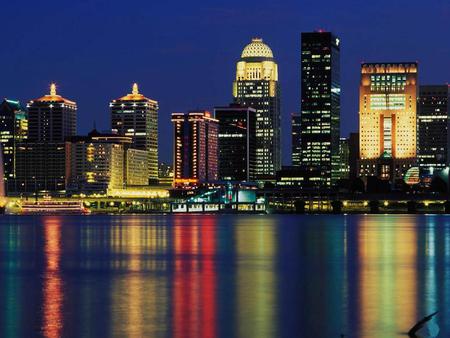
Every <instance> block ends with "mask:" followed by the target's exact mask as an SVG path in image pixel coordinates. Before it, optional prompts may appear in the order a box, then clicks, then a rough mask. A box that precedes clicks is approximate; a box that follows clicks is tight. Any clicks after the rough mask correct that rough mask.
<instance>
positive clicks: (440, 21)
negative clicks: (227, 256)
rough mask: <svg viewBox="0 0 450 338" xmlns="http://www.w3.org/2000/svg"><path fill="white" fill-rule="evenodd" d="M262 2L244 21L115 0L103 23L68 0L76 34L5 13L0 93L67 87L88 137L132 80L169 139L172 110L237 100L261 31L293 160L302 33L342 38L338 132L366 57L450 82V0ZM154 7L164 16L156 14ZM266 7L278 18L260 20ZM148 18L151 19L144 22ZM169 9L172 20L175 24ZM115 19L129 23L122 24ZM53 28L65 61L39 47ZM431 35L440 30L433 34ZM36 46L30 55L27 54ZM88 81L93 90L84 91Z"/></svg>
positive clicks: (351, 127)
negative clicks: (404, 19) (251, 46)
mask: <svg viewBox="0 0 450 338" xmlns="http://www.w3.org/2000/svg"><path fill="white" fill-rule="evenodd" d="M252 3H253V5H254V2H249V3H248V4H244V5H240V7H242V11H243V13H248V12H249V11H251V10H252V9H253V5H252ZM260 4H261V6H259V7H260V8H261V9H259V10H258V11H257V13H256V14H255V15H254V16H249V17H246V20H238V19H239V18H241V17H242V18H243V17H244V15H242V16H239V17H238V18H236V17H235V16H233V15H232V14H231V13H235V12H236V10H235V9H233V8H234V7H235V6H234V5H235V3H233V1H232V2H230V3H228V4H226V5H224V4H219V5H217V8H208V7H206V8H203V6H201V5H200V3H199V2H194V3H191V4H189V6H188V5H182V4H180V6H181V7H182V8H180V11H177V12H175V13H174V12H173V11H171V8H170V7H171V6H169V5H166V4H142V11H140V13H139V14H135V13H134V12H132V11H130V10H129V9H127V8H125V9H124V8H122V7H121V8H118V7H119V6H117V3H115V2H112V3H111V4H110V3H109V4H108V5H109V6H108V7H107V8H105V10H104V11H103V12H102V13H100V14H97V15H100V16H101V20H100V21H102V20H103V21H102V23H103V25H104V26H101V25H100V24H98V23H97V22H96V19H98V17H96V15H94V14H91V15H87V16H86V15H84V14H85V13H86V12H88V11H89V10H90V9H92V7H93V5H92V4H89V3H84V4H71V5H70V7H68V8H66V9H64V8H61V9H58V12H57V13H60V14H61V15H64V17H65V20H66V21H67V22H69V23H70V22H77V20H78V19H77V18H78V17H79V16H82V15H84V16H83V20H84V21H83V22H86V25H85V26H86V27H82V28H80V29H81V31H79V30H78V29H76V30H75V29H73V28H71V27H70V25H65V26H62V27H59V28H58V30H57V32H56V33H55V31H56V30H55V27H54V25H53V24H52V23H51V22H46V20H42V21H39V22H36V23H35V24H34V25H33V30H31V29H30V28H29V27H17V25H14V24H12V22H10V23H11V24H8V22H9V21H10V20H11V18H9V17H8V18H6V20H7V22H6V25H5V30H4V34H5V36H8V37H9V38H10V39H12V41H17V42H18V43H17V48H15V50H14V51H13V52H11V53H6V54H5V55H2V56H0V63H1V64H3V65H8V67H4V68H5V69H4V76H6V77H7V78H11V81H7V82H4V83H2V84H0V95H2V97H8V98H11V99H19V100H20V101H21V102H27V101H28V100H29V99H30V98H33V97H37V96H39V95H40V94H41V93H42V91H43V89H44V88H45V87H46V86H47V85H48V83H50V82H51V81H56V82H57V84H58V85H59V87H60V88H59V90H60V91H61V93H64V94H66V95H67V96H68V97H72V98H74V99H75V100H77V102H78V106H79V122H80V123H79V134H86V133H87V132H88V131H89V130H90V129H91V127H92V124H93V120H94V118H93V117H94V116H95V120H96V122H97V125H98V128H99V129H101V130H104V129H109V118H108V106H107V104H108V102H109V101H110V100H111V99H114V98H116V97H119V96H120V95H122V94H123V92H124V90H128V88H129V87H130V85H131V84H132V83H133V82H138V83H139V84H140V87H141V91H142V92H143V93H145V94H146V95H147V96H148V97H151V98H155V99H156V100H158V101H159V102H160V105H161V107H160V129H161V131H162V135H164V136H166V135H169V134H170V130H171V125H170V114H171V113H172V112H173V111H182V110H190V109H197V108H200V109H208V110H212V108H213V107H214V106H216V105H226V104H228V103H229V102H230V100H231V97H230V96H231V95H230V87H231V85H230V83H231V82H232V80H233V77H234V67H235V63H236V61H237V55H239V53H240V51H241V50H242V48H243V47H244V46H245V44H246V43H247V42H248V40H249V39H250V38H252V37H254V36H261V37H262V38H264V40H265V41H266V42H267V43H268V44H269V45H270V46H271V48H272V49H273V51H274V53H275V55H276V57H277V62H278V64H279V71H280V82H281V88H282V113H281V115H282V134H283V136H282V143H283V147H282V150H283V151H282V154H283V163H284V164H286V163H289V162H290V115H291V113H293V112H298V110H299V102H300V98H299V97H298V93H299V86H300V83H299V80H298V74H299V71H300V70H299V66H298V58H299V57H298V52H299V50H300V33H301V32H302V31H313V30H315V29H317V28H320V27H322V28H324V29H325V30H327V31H332V32H334V33H336V34H337V35H339V36H340V37H341V39H342V57H341V59H342V66H341V70H342V89H343V91H342V128H341V129H342V133H341V135H347V134H348V133H349V132H350V131H356V130H357V123H358V121H357V111H358V108H357V106H358V102H357V99H358V83H359V66H360V63H361V62H362V61H366V62H370V61H380V62H389V61H393V60H394V61H395V60H418V61H419V63H420V64H419V65H420V68H421V69H422V72H421V74H420V79H419V83H421V84H434V83H437V84H439V83H445V82H447V81H448V74H449V67H450V65H449V64H448V62H446V60H448V59H449V55H450V47H449V46H448V45H447V44H445V43H442V42H441V41H445V37H446V34H445V33H446V23H447V21H448V18H449V13H450V9H449V4H448V3H444V2H443V1H442V2H439V1H438V2H434V3H432V4H428V5H427V8H425V9H422V8H421V7H419V6H417V5H416V6H415V4H419V2H408V3H406V2H404V1H401V2H400V3H396V4H390V3H389V10H386V5H387V4H388V3H387V2H385V1H382V2H378V3H377V4H370V5H368V6H365V8H364V9H359V8H353V7H354V4H352V3H345V4H334V3H332V2H325V3H321V4H312V3H308V4H303V5H302V4H295V3H294V2H290V1H288V2H285V3H284V4H282V5H281V4H279V5H276V4H269V2H264V1H263V2H261V3H260ZM404 4H408V5H407V6H403V5H404ZM50 5H51V4H50ZM50 5H48V4H43V5H41V6H39V8H36V7H37V6H36V5H35V4H30V5H29V6H28V7H26V8H21V12H22V13H23V16H24V17H28V16H29V15H30V14H31V13H32V14H33V16H34V15H36V14H39V15H43V16H44V17H47V14H46V12H47V11H49V9H50V8H49V6H50ZM16 7H17V5H14V4H6V7H5V9H6V10H9V11H13V12H14V11H17V10H16ZM21 7H22V6H21ZM399 9H401V10H402V13H404V14H405V15H408V17H409V19H408V21H410V20H414V19H416V20H419V19H420V21H421V22H422V23H423V25H420V27H416V26H418V25H406V26H403V25H398V21H396V20H394V18H395V13H398V10H399ZM52 10H54V9H53V8H52ZM351 10H353V13H350V12H351ZM355 11H356V12H358V13H360V14H364V13H366V12H367V13H369V12H370V14H371V15H370V16H364V20H363V18H362V17H363V15H354V14H355ZM155 12H156V13H158V16H157V18H156V19H153V13H155ZM229 12H230V13H229ZM347 12H349V13H348V14H347ZM53 13H54V12H53ZM179 13H180V14H179ZM181 13H183V14H182V16H181V17H180V15H181ZM227 13H228V14H227ZM268 13H273V15H269V16H268V17H267V20H261V18H262V17H265V16H267V15H266V14H268ZM150 15H152V16H151V18H152V21H150V19H149V20H147V19H146V18H147V17H150ZM170 15H174V18H171V19H170V20H169V18H170ZM199 15H201V16H202V17H203V16H204V17H208V19H204V20H202V21H201V22H200V23H199V25H198V26H196V27H197V28H192V27H190V23H191V22H192V20H194V19H195V18H197V17H198V16H199ZM360 16H361V17H360ZM105 17H108V18H109V19H107V20H106V19H105ZM135 18H137V19H136V20H132V19H135ZM104 19H105V20H106V21H105V20H104ZM174 19H175V20H176V19H181V20H182V23H184V24H183V25H180V26H183V28H181V27H171V26H174V25H170V22H172V20H174ZM282 19H283V20H282ZM118 20H121V21H119V22H120V23H122V22H124V23H125V25H117V26H118V27H115V25H114V24H115V23H116V22H117V21H118ZM123 20H124V21H123ZM150 22H151V24H150ZM256 22H257V24H256ZM230 23H233V27H232V28H230V27H228V28H227V30H226V31H224V30H223V24H230ZM113 26H114V27H113ZM169 26H170V27H169ZM175 26H178V25H175ZM206 26H208V27H209V29H208V32H206V31H205V30H203V29H201V28H202V27H206ZM379 27H383V29H380V28H379ZM424 27H426V29H425V28H424ZM49 32H50V33H52V35H53V38H52V44H53V43H57V44H58V43H62V42H64V41H67V40H73V45H72V44H70V45H69V46H67V48H68V51H67V52H66V53H65V55H64V57H63V56H61V55H60V56H58V53H56V54H55V53H53V52H52V49H51V48H49V47H50V43H49V42H45V43H42V39H40V38H39V37H40V36H42V35H43V34H48V33H49ZM430 32H433V34H432V36H430ZM23 36H26V38H24V37H23ZM125 37H126V38H127V41H128V42H127V46H129V47H128V48H127V49H125V50H123V51H121V52H120V53H118V55H117V56H115V55H113V54H114V53H112V52H111V51H112V47H111V46H112V45H113V42H115V41H117V40H119V39H122V38H125ZM144 37H145V38H146V39H147V41H149V44H146V45H145V46H144V45H143V44H139V43H138V42H139V41H141V40H142V39H143V38H144ZM38 42H39V43H38ZM432 48H433V49H432ZM430 50H434V52H433V53H431V52H430ZM30 52H32V53H33V58H30V57H28V56H27V55H30ZM25 78H26V81H24V79H25ZM177 81H178V83H177ZM87 83H89V87H91V88H93V89H91V90H87V89H86V84H87ZM175 94H177V95H175ZM166 117H167V118H166ZM162 143H163V144H164V146H166V147H167V148H166V149H164V148H163V149H161V150H162V151H161V159H162V160H165V161H170V155H168V156H165V155H164V154H165V153H167V151H164V150H170V149H171V143H172V141H171V139H170V137H168V136H166V137H165V138H163V142H162Z"/></svg>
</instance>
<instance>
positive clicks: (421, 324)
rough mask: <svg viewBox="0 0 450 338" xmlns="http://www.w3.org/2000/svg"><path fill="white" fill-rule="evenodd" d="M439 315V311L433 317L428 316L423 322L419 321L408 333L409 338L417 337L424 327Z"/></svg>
mask: <svg viewBox="0 0 450 338" xmlns="http://www.w3.org/2000/svg"><path fill="white" fill-rule="evenodd" d="M437 313H438V311H436V312H434V313H432V314H431V315H428V316H426V317H423V318H422V319H421V320H419V321H418V322H417V323H416V325H414V326H413V327H412V328H411V329H410V330H409V331H408V336H409V337H412V338H414V337H417V335H416V334H417V332H418V331H419V330H420V329H421V328H423V327H424V325H425V324H426V323H427V322H429V321H430V320H431V319H432V318H433V317H434V316H436V314H437Z"/></svg>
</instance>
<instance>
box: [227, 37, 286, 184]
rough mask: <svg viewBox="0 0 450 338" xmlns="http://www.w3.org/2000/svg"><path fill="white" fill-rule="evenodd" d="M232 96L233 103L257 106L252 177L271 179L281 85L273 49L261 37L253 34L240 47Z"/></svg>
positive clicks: (277, 151) (277, 162) (277, 155)
mask: <svg viewBox="0 0 450 338" xmlns="http://www.w3.org/2000/svg"><path fill="white" fill-rule="evenodd" d="M233 97H234V101H235V102H236V103H240V104H243V105H245V106H248V107H252V108H254V109H255V110H256V149H255V152H256V165H255V177H254V179H255V180H262V181H263V180H265V179H271V178H273V177H275V174H276V171H277V170H280V168H281V137H280V136H281V135H280V125H281V116H280V115H281V114H280V87H279V83H278V65H277V63H276V62H275V59H274V56H273V52H272V49H271V48H270V47H269V46H268V45H267V44H265V43H264V41H263V40H262V39H260V38H253V39H252V41H251V42H250V43H249V44H248V45H247V46H245V48H244V49H243V51H242V54H241V58H240V59H239V61H238V62H237V65H236V78H235V81H234V83H233Z"/></svg>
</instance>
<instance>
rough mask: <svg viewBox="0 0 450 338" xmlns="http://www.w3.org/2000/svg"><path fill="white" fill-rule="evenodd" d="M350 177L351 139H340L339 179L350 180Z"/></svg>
mask: <svg viewBox="0 0 450 338" xmlns="http://www.w3.org/2000/svg"><path fill="white" fill-rule="evenodd" d="M349 177H350V149H349V139H348V138H346V137H341V138H340V139H339V178H340V179H348V178H349Z"/></svg>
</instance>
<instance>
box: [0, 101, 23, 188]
mask: <svg viewBox="0 0 450 338" xmlns="http://www.w3.org/2000/svg"><path fill="white" fill-rule="evenodd" d="M27 133H28V113H27V111H26V109H25V108H24V107H23V106H22V105H21V104H20V102H19V101H13V100H8V99H4V100H3V102H2V103H1V104H0V143H1V145H2V149H3V162H4V174H5V183H6V187H7V188H8V184H9V183H10V181H8V180H10V179H13V178H14V177H15V176H16V148H17V144H18V143H20V142H23V141H24V140H25V139H26V138H27Z"/></svg>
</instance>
